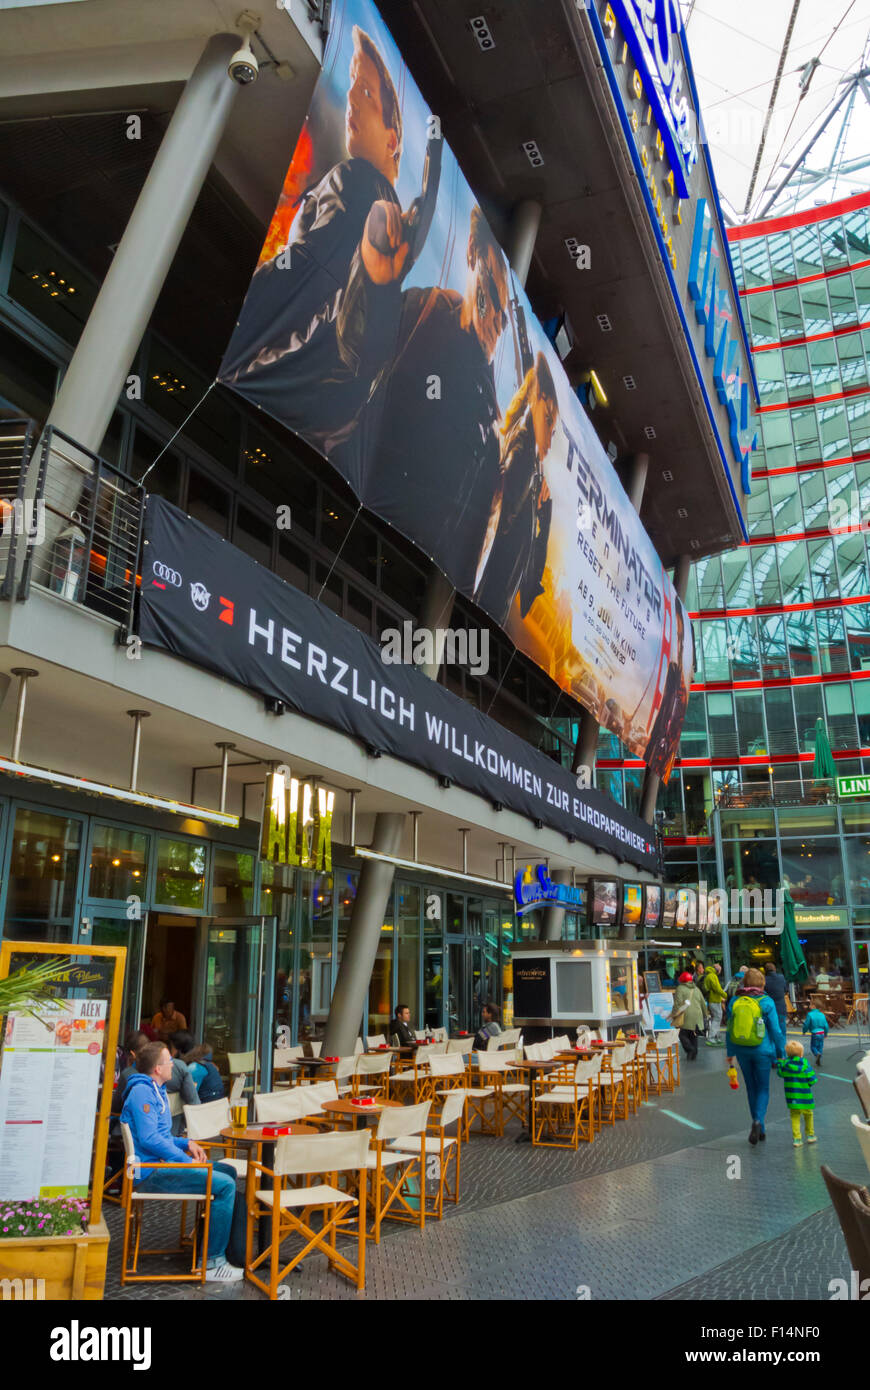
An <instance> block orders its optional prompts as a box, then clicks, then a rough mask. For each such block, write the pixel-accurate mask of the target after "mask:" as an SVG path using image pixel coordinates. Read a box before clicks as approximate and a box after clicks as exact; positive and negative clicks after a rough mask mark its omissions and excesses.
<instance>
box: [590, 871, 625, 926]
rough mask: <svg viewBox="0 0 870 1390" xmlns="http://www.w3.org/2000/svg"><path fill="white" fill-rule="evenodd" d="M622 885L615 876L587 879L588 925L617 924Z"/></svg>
mask: <svg viewBox="0 0 870 1390" xmlns="http://www.w3.org/2000/svg"><path fill="white" fill-rule="evenodd" d="M621 899H622V885H621V884H620V882H619V880H618V879H615V878H591V879H590V880H589V925H590V926H591V927H615V926H617V925H618V924H619V909H620V905H621Z"/></svg>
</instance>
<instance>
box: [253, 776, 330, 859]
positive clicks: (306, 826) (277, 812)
mask: <svg viewBox="0 0 870 1390" xmlns="http://www.w3.org/2000/svg"><path fill="white" fill-rule="evenodd" d="M334 807H335V792H333V791H328V790H327V788H326V787H318V786H314V785H312V783H311V782H300V781H299V780H298V779H297V778H296V777H291V776H290V769H289V768H287V767H280V768H278V769H277V770H276V771H275V772H270V773H269V776H268V778H267V779H266V792H265V796H264V797H263V823H262V828H261V833H260V858H261V859H268V860H269V861H270V862H271V863H274V864H295V865H298V866H299V867H300V868H303V869H317V870H321V871H322V872H324V873H329V872H330V871H331V869H332V815H333V810H334Z"/></svg>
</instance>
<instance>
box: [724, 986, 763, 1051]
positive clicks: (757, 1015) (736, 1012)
mask: <svg viewBox="0 0 870 1390" xmlns="http://www.w3.org/2000/svg"><path fill="white" fill-rule="evenodd" d="M766 1032H767V1029H766V1028H765V1026H764V1014H763V1013H762V1012H761V1005H760V1004H759V1002H758V1000H757V999H752V998H750V996H749V995H748V994H738V995H735V997H734V1002H733V1003H732V1005H731V1018H730V1019H729V1022H728V1040H729V1042H732V1043H737V1044H739V1045H740V1046H741V1047H758V1044H759V1043H760V1042H763V1041H764V1037H765V1034H766Z"/></svg>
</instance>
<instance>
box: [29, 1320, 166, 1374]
mask: <svg viewBox="0 0 870 1390" xmlns="http://www.w3.org/2000/svg"><path fill="white" fill-rule="evenodd" d="M49 1355H50V1357H51V1359H52V1361H132V1363H133V1370H134V1371H148V1370H150V1369H151V1328H150V1327H81V1326H80V1325H79V1322H78V1319H77V1318H73V1320H72V1322H71V1323H70V1325H69V1327H53V1328H52V1330H51V1347H50V1348H49Z"/></svg>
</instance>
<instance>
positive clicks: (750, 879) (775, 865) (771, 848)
mask: <svg viewBox="0 0 870 1390" xmlns="http://www.w3.org/2000/svg"><path fill="white" fill-rule="evenodd" d="M722 848H723V852H724V864H725V887H726V888H727V889H728V891H729V892H730V891H731V889H732V888H762V889H763V888H777V887H778V886H779V859H778V858H777V853H776V840H774V839H766V838H764V837H763V836H762V835H761V834H760V833H759V832H758V831H757V830H756V831H754V832H753V835H752V838H751V839H746V838H744V839H741V840H734V841H728V842H726V843H724V844H723V847H722Z"/></svg>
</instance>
